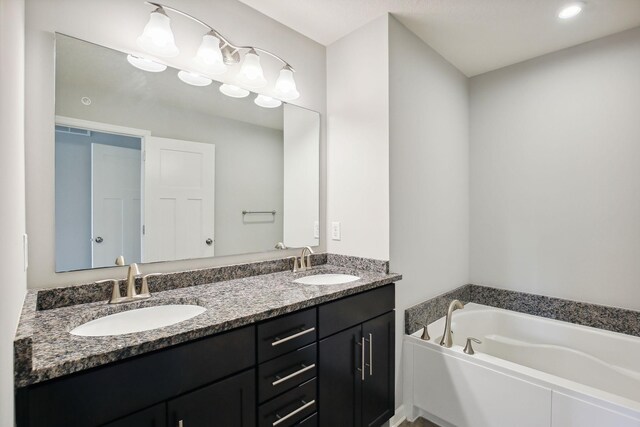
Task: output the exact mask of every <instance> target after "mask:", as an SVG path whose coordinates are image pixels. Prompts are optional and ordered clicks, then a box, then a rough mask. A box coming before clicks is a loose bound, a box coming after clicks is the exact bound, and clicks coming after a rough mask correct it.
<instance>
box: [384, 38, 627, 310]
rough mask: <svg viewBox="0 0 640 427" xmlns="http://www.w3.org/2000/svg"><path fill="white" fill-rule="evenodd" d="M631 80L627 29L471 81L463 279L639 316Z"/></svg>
mask: <svg viewBox="0 0 640 427" xmlns="http://www.w3.org/2000/svg"><path fill="white" fill-rule="evenodd" d="M639 75H640V28H636V29H632V30H628V31H625V32H622V33H618V34H615V35H612V36H609V37H605V38H602V39H598V40H595V41H592V42H589V43H585V44H582V45H579V46H575V47H572V48H570V49H565V50H562V51H559V52H556V53H552V54H549V55H544V56H541V57H539V58H535V59H532V60H530V61H526V62H523V63H521V64H517V65H513V66H510V67H506V68H503V69H501V70H497V71H493V72H490V73H486V74H483V75H480V76H476V77H473V78H472V79H471V80H470V118H471V122H470V137H471V138H470V150H471V151H470V167H471V179H470V183H471V208H470V212H471V213H472V214H471V251H470V253H471V258H470V273H469V278H468V280H467V282H468V283H488V284H492V285H495V286H499V287H500V288H505V289H511V290H514V291H520V292H530V293H536V294H546V295H555V296H557V297H559V298H565V299H569V300H577V299H580V300H582V301H588V302H590V303H594V304H603V305H609V306H616V307H624V308H628V309H631V310H640V286H638V278H639V277H640V262H638V259H640V221H638V218H639V217H640V199H638V194H639V193H640V168H638V159H639V158H640V144H638V141H639V140H640V120H638V111H640V78H638V76H639ZM392 261H393V257H392ZM394 268H396V267H395V264H394ZM398 268H399V267H398ZM403 271H404V270H403ZM457 283H462V282H457Z"/></svg>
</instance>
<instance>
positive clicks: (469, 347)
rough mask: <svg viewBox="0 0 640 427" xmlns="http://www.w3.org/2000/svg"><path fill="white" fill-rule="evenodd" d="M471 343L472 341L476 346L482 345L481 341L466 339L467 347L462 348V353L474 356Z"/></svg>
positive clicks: (472, 338)
mask: <svg viewBox="0 0 640 427" xmlns="http://www.w3.org/2000/svg"><path fill="white" fill-rule="evenodd" d="M471 341H473V342H474V343H476V344H482V341H480V340H479V339H478V338H474V337H467V345H465V346H464V350H462V351H464V352H465V353H467V354H471V355H473V354H475V353H476V352H475V351H473V346H472V345H471Z"/></svg>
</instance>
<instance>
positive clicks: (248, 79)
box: [238, 49, 267, 89]
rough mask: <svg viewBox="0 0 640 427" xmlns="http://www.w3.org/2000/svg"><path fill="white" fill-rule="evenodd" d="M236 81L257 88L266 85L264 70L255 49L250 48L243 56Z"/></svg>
mask: <svg viewBox="0 0 640 427" xmlns="http://www.w3.org/2000/svg"><path fill="white" fill-rule="evenodd" d="M238 81H239V82H240V83H242V85H243V86H246V87H249V88H252V89H257V88H261V87H264V86H266V85H267V80H266V79H265V78H264V72H263V71H262V66H261V65H260V57H259V56H258V54H257V53H256V51H255V50H253V49H251V50H250V51H249V52H247V54H246V55H245V56H244V60H243V61H242V66H241V67H240V73H239V74H238Z"/></svg>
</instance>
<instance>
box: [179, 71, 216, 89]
mask: <svg viewBox="0 0 640 427" xmlns="http://www.w3.org/2000/svg"><path fill="white" fill-rule="evenodd" d="M178 78H179V79H180V80H182V81H183V82H185V83H186V84H190V85H191V86H209V85H210V84H211V82H212V80H211V79H209V78H207V77H204V76H201V75H200V74H196V73H192V72H191V71H184V70H182V71H178Z"/></svg>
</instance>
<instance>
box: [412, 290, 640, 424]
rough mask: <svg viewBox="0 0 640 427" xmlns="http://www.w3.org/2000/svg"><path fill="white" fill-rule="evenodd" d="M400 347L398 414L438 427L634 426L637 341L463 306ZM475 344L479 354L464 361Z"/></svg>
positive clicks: (639, 390)
mask: <svg viewBox="0 0 640 427" xmlns="http://www.w3.org/2000/svg"><path fill="white" fill-rule="evenodd" d="M451 329H452V330H453V332H454V334H453V337H454V345H453V347H452V348H443V347H441V346H440V345H438V342H439V341H440V338H441V337H442V333H443V330H444V318H441V319H439V320H437V321H436V322H433V323H431V324H430V325H429V333H430V335H431V340H430V341H424V340H422V339H420V335H421V334H422V330H420V331H418V332H416V333H415V334H413V335H406V336H405V339H404V361H403V363H404V399H403V400H404V408H405V412H406V414H407V418H409V419H410V420H413V419H415V418H416V417H417V416H424V417H425V418H427V419H430V420H432V421H434V422H436V423H438V424H440V425H442V426H458V427H463V426H471V427H481V426H491V427H494V426H496V427H501V426H504V427H512V426H513V427H524V426H532V427H542V426H552V427H572V426H575V427H592V426H593V427H600V426H601V427H627V426H635V427H638V426H640V338H637V337H632V336H628V335H623V334H618V333H614V332H606V331H603V330H600V329H595V328H590V327H585V326H579V325H574V324H571V323H566V322H560V321H556V320H550V319H545V318H541V317H536V316H531V315H527V314H521V313H516V312H512V311H507V310H501V309H497V308H493V307H487V306H483V305H479V304H473V303H469V304H467V305H466V306H465V308H464V309H463V310H458V311H455V312H454V314H453V322H452V328H451ZM467 337H475V338H478V339H480V340H481V341H482V344H475V343H474V349H475V351H476V354H475V355H467V354H465V353H463V351H462V348H463V346H464V344H465V341H466V338H467Z"/></svg>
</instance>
